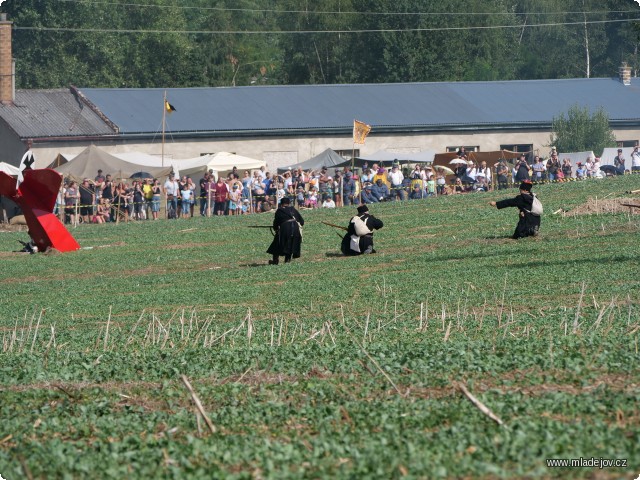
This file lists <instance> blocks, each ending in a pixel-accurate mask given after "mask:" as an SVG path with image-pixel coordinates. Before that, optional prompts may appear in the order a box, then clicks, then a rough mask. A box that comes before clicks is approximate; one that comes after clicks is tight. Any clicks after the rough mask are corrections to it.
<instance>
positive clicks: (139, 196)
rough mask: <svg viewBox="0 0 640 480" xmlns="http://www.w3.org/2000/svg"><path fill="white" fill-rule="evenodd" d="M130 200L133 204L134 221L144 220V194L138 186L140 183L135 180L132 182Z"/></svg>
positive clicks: (140, 186)
mask: <svg viewBox="0 0 640 480" xmlns="http://www.w3.org/2000/svg"><path fill="white" fill-rule="evenodd" d="M131 200H132V202H133V217H132V218H134V219H136V220H144V218H145V216H144V203H145V202H144V192H143V191H142V185H140V182H138V181H137V180H134V181H133V188H132V194H131Z"/></svg>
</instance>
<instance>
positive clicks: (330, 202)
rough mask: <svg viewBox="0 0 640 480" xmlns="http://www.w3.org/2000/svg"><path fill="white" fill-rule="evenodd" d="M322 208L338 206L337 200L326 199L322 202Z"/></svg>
mask: <svg viewBox="0 0 640 480" xmlns="http://www.w3.org/2000/svg"><path fill="white" fill-rule="evenodd" d="M322 208H336V202H334V201H333V200H331V199H329V200H325V201H324V202H322Z"/></svg>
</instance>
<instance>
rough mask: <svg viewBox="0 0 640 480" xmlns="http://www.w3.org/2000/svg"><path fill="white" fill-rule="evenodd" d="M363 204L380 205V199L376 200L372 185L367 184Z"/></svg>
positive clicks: (363, 191)
mask: <svg viewBox="0 0 640 480" xmlns="http://www.w3.org/2000/svg"><path fill="white" fill-rule="evenodd" d="M361 197H362V203H365V204H372V203H378V202H379V201H380V200H379V199H378V198H376V196H375V195H374V194H373V191H372V186H371V184H370V183H367V184H366V185H365V186H364V189H363V190H362V196H361Z"/></svg>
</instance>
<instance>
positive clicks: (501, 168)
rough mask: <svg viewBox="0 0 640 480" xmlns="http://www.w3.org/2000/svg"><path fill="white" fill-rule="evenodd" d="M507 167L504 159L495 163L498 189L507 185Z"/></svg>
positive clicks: (502, 188)
mask: <svg viewBox="0 0 640 480" xmlns="http://www.w3.org/2000/svg"><path fill="white" fill-rule="evenodd" d="M508 174H509V169H508V168H507V164H506V163H505V161H504V160H500V161H499V162H498V163H497V164H496V178H497V179H498V190H504V189H505V188H507V187H508V186H509V177H508V176H507V175H508Z"/></svg>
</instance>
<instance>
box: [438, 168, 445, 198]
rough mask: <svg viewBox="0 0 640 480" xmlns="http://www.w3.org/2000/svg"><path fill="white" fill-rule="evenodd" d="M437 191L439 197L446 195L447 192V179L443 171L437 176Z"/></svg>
mask: <svg viewBox="0 0 640 480" xmlns="http://www.w3.org/2000/svg"><path fill="white" fill-rule="evenodd" d="M436 185H437V187H436V191H437V193H438V195H444V194H445V192H446V190H447V180H446V178H445V175H444V173H442V171H438V173H437V175H436Z"/></svg>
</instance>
